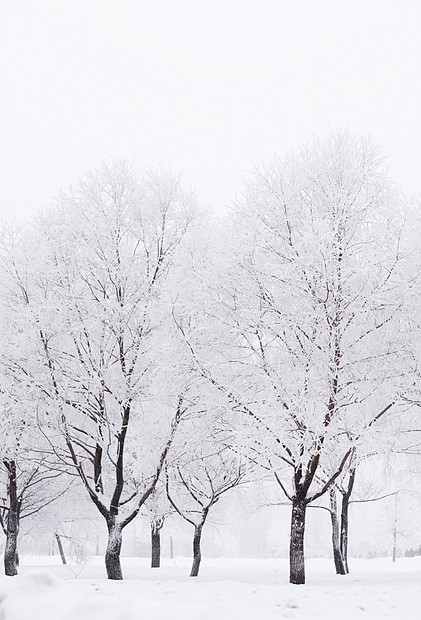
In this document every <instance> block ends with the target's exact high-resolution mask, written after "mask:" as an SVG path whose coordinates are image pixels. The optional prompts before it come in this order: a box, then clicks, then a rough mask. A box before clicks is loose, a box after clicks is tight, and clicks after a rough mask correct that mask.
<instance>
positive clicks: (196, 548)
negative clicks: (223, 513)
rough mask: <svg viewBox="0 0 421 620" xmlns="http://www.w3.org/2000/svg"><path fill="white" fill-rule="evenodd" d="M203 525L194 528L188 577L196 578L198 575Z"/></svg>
mask: <svg viewBox="0 0 421 620" xmlns="http://www.w3.org/2000/svg"><path fill="white" fill-rule="evenodd" d="M202 528H203V523H201V524H200V525H195V526H194V536H193V564H192V567H191V573H190V577H197V576H198V574H199V568H200V561H201V559H202V552H201V548H200V541H201V538H202Z"/></svg>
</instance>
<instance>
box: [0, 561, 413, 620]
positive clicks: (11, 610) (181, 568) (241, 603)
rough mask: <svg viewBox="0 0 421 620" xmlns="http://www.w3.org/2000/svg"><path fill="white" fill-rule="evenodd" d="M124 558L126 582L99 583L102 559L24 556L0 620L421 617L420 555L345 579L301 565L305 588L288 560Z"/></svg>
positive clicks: (368, 565) (5, 586) (9, 583)
mask: <svg viewBox="0 0 421 620" xmlns="http://www.w3.org/2000/svg"><path fill="white" fill-rule="evenodd" d="M189 566H190V560H189V559H187V558H177V559H176V560H165V559H164V560H163V567H162V568H161V569H150V568H149V567H148V561H147V560H146V559H143V558H124V559H123V569H124V573H125V581H122V582H110V581H107V579H105V578H104V576H103V575H104V568H103V566H102V560H101V559H100V558H94V559H92V560H91V561H90V562H89V563H88V564H86V565H85V566H84V568H83V570H82V571H81V567H80V566H70V567H68V568H66V567H64V566H60V565H59V564H58V559H57V558H23V560H22V567H21V575H19V576H18V577H12V578H10V577H1V579H0V600H1V603H0V620H145V619H147V620H236V619H237V618H238V619H241V620H272V619H275V618H277V619H279V618H297V619H300V620H301V619H306V618H312V619H313V620H314V619H315V618H331V617H334V618H335V617H336V618H339V619H340V620H346V619H348V618H349V619H351V618H352V620H356V619H358V618H369V619H372V618H379V619H380V618H382V619H384V618H393V619H396V620H401V619H405V618H414V619H415V618H419V617H420V616H419V610H420V605H421V558H420V557H416V558H405V559H399V560H398V561H397V562H396V564H393V563H392V562H391V560H390V558H387V559H376V560H352V561H351V570H352V574H350V575H347V576H345V577H339V576H336V575H334V574H333V567H332V561H329V560H324V559H317V560H309V561H308V562H307V584H306V585H305V586H292V585H290V584H288V583H287V575H288V566H287V561H286V560H244V559H241V560H226V559H212V560H211V559H205V560H204V561H203V565H202V569H201V576H199V577H198V578H197V579H191V578H189V577H188V576H187V575H188V572H189Z"/></svg>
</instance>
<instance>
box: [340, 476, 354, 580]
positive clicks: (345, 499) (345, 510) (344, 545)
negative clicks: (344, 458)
mask: <svg viewBox="0 0 421 620" xmlns="http://www.w3.org/2000/svg"><path fill="white" fill-rule="evenodd" d="M354 482H355V468H354V469H351V471H350V472H349V480H348V488H347V490H346V491H345V492H342V504H341V542H340V547H341V554H342V560H343V563H344V567H345V570H346V572H347V573H349V567H348V525H349V500H350V498H351V493H352V489H353V488H354Z"/></svg>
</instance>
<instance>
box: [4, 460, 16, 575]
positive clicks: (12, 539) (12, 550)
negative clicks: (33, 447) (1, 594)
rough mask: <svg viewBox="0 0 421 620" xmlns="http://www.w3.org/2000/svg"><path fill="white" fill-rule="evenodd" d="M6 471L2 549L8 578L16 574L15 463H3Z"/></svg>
mask: <svg viewBox="0 0 421 620" xmlns="http://www.w3.org/2000/svg"><path fill="white" fill-rule="evenodd" d="M4 464H5V467H6V469H7V471H8V495H9V510H8V513H7V527H6V546H5V548H4V572H5V574H6V575H7V576H8V577H14V576H15V575H17V574H18V566H19V557H18V534H19V512H20V510H19V500H18V496H17V478H16V462H15V461H7V462H5V463H4Z"/></svg>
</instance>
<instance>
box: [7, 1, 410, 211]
mask: <svg viewBox="0 0 421 620" xmlns="http://www.w3.org/2000/svg"><path fill="white" fill-rule="evenodd" d="M0 19H1V21H0V24H1V26H0V62H1V73H0V79H1V83H0V84H1V86H0V88H1V99H0V105H1V114H0V140H1V162H0V164H1V167H0V170H1V182H0V214H1V215H10V214H12V215H15V214H22V213H23V214H25V213H29V212H30V211H31V210H32V209H37V208H39V207H42V206H43V205H46V204H48V202H49V201H50V200H51V198H52V197H53V196H54V195H56V194H57V193H58V191H59V189H60V188H61V187H65V186H66V185H68V184H69V183H70V182H72V181H74V180H75V179H77V178H78V177H79V176H80V175H81V174H82V173H83V172H84V171H85V170H86V169H87V168H92V167H95V166H97V165H98V163H99V162H100V161H101V159H106V160H108V159H110V158H111V157H125V158H127V159H128V160H129V161H134V162H135V166H136V168H138V169H144V168H147V167H149V166H152V167H154V166H156V165H158V164H163V165H164V166H169V165H171V167H172V169H173V170H174V171H177V172H178V171H182V172H183V178H184V180H185V181H186V182H187V183H188V184H191V185H192V186H193V187H194V188H195V189H197V190H198V192H199V195H200V197H201V199H202V201H204V202H205V203H212V204H213V206H214V207H215V208H216V209H218V210H220V209H222V208H223V205H224V204H227V203H229V202H230V200H231V199H232V198H234V196H235V193H236V191H237V189H238V188H239V186H240V184H241V179H242V176H243V170H244V169H249V168H250V167H251V166H252V163H253V162H259V161H261V160H265V159H267V158H268V157H270V156H271V155H272V154H273V153H275V152H277V153H279V154H281V155H283V154H286V153H287V152H288V151H290V150H291V149H293V148H295V147H296V146H298V145H299V144H301V143H302V142H303V141H306V140H309V139H311V138H312V136H313V135H324V134H326V133H328V132H329V130H330V129H337V128H348V129H349V130H351V131H352V132H354V133H363V134H370V135H371V136H372V137H373V138H374V139H375V140H376V141H377V142H378V143H379V144H380V145H381V146H382V148H383V150H384V152H385V153H386V154H388V155H390V160H389V162H390V168H391V172H392V176H393V177H394V178H395V179H396V180H397V181H398V182H399V183H402V184H403V185H404V187H405V188H406V190H408V191H413V190H415V189H420V188H421V179H420V175H419V171H420V151H421V148H420V146H421V122H420V111H421V96H420V95H421V80H420V77H421V36H420V27H421V2H420V0H314V1H311V0H295V1H294V0H13V1H11V0H3V2H1V5H0Z"/></svg>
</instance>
